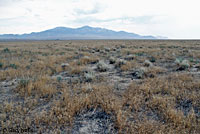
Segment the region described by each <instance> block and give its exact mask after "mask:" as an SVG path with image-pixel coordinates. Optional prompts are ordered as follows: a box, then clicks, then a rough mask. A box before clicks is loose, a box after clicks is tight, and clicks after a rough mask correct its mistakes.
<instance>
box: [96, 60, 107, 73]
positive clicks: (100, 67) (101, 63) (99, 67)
mask: <svg viewBox="0 0 200 134" xmlns="http://www.w3.org/2000/svg"><path fill="white" fill-rule="evenodd" d="M108 69H109V67H108V65H107V64H106V63H105V62H104V61H102V60H101V61H99V63H98V64H97V70H98V71H99V72H106V71H108Z"/></svg>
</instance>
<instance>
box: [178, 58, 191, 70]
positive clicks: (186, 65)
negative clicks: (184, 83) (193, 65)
mask: <svg viewBox="0 0 200 134" xmlns="http://www.w3.org/2000/svg"><path fill="white" fill-rule="evenodd" d="M175 63H176V64H177V65H178V69H177V71H182V70H186V69H188V68H189V67H190V63H189V61H188V60H183V59H180V58H179V59H178V58H177V59H176V60H175Z"/></svg>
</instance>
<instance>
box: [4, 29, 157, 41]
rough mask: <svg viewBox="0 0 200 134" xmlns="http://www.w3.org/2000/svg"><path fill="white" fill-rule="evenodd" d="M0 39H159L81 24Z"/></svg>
mask: <svg viewBox="0 0 200 134" xmlns="http://www.w3.org/2000/svg"><path fill="white" fill-rule="evenodd" d="M0 39H19V40H70V39H159V38H157V37H155V36H151V35H148V36H142V35H139V34H135V33H129V32H126V31H114V30H109V29H106V28H99V27H90V26H83V27H79V28H69V27H62V26H60V27H55V28H52V29H47V30H44V31H41V32H31V33H25V34H2V35H0Z"/></svg>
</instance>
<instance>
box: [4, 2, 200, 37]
mask: <svg viewBox="0 0 200 134" xmlns="http://www.w3.org/2000/svg"><path fill="white" fill-rule="evenodd" d="M199 6H200V0H0V34H5V33H15V34H16V33H20V34H21V33H30V32H38V31H42V30H46V29H49V28H54V27H57V26H65V27H73V28H76V27H81V26H84V25H89V26H94V27H102V28H108V29H112V30H116V31H120V30H124V31H128V32H133V33H137V34H141V35H154V36H158V35H160V36H166V37H169V38H182V39H184V38H190V39H192V38H198V39H200V7H199Z"/></svg>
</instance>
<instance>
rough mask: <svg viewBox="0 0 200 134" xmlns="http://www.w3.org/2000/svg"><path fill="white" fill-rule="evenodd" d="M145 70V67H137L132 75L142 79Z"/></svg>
mask: <svg viewBox="0 0 200 134" xmlns="http://www.w3.org/2000/svg"><path fill="white" fill-rule="evenodd" d="M145 72H146V69H145V68H143V67H141V68H138V69H136V70H135V71H134V72H133V77H135V78H136V79H143V78H144V77H145Z"/></svg>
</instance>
